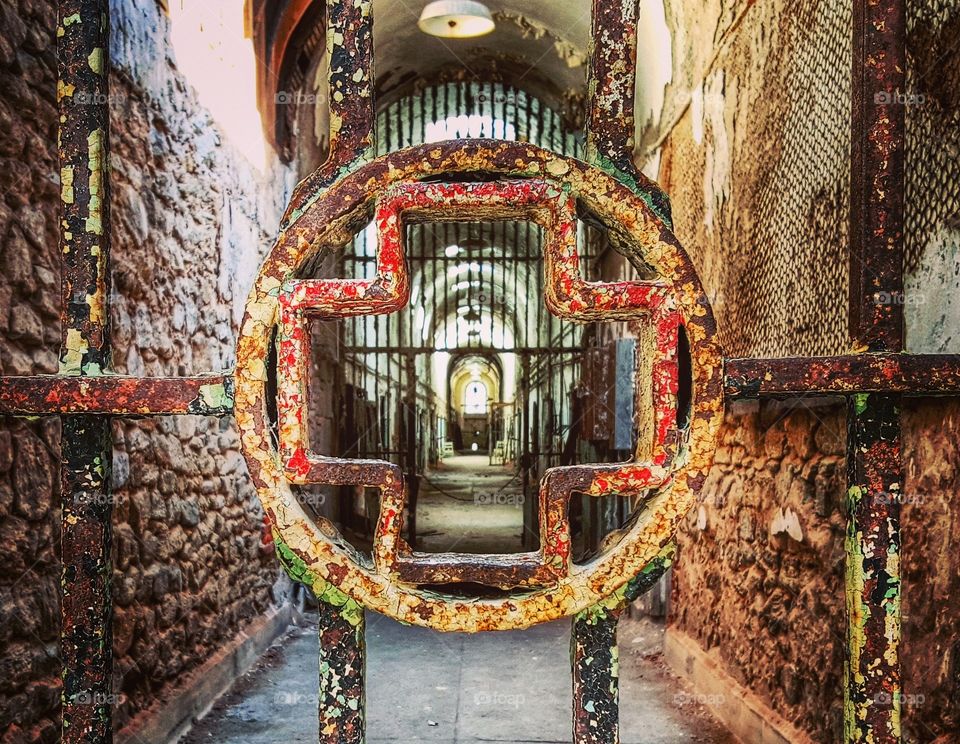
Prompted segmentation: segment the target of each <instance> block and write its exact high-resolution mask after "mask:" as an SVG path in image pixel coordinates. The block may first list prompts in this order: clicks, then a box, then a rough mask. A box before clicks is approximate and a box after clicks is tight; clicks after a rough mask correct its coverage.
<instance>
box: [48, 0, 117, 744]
mask: <svg viewBox="0 0 960 744" xmlns="http://www.w3.org/2000/svg"><path fill="white" fill-rule="evenodd" d="M107 13H108V3H107V0H61V2H60V3H59V5H58V17H57V56H58V64H57V68H58V78H59V79H58V82H57V99H58V101H59V111H60V129H59V154H60V251H61V267H62V268H61V276H62V280H61V281H62V301H63V306H62V315H61V326H62V332H63V339H62V346H61V352H60V371H61V374H64V375H74V376H91V377H96V376H98V375H100V374H102V373H103V371H104V370H105V369H106V368H108V367H109V363H110V343H109V337H108V326H109V324H108V318H109V313H108V308H107V297H108V296H109V291H110V279H109V270H108V257H109V245H110V219H109V216H110V215H109V193H108V184H107V163H108V156H109V149H108V137H107V132H108V122H109V111H108V108H107V101H108V100H109V95H108V87H107V50H108V49H109V44H108V22H107V18H108V15H107ZM111 449H112V448H111V444H110V421H109V420H108V419H106V418H101V417H96V416H90V415H78V416H66V417H64V420H63V428H62V438H61V484H62V485H61V538H60V545H61V558H62V567H61V582H62V585H61V589H62V593H63V597H62V604H61V624H60V654H61V657H62V660H63V691H62V693H61V694H62V702H63V706H62V714H63V723H62V740H63V741H64V742H68V743H72V742H89V741H96V742H101V741H110V738H111V736H112V725H111V720H112V716H111V706H110V700H111V693H112V686H111V683H112V680H113V668H112V667H113V658H112V649H113V644H112V641H111V637H112V634H111V616H112V599H111V592H110V578H111V566H110V547H111V524H110V519H111V513H112V508H111V505H110V504H111V501H110V494H109V484H110V456H111Z"/></svg>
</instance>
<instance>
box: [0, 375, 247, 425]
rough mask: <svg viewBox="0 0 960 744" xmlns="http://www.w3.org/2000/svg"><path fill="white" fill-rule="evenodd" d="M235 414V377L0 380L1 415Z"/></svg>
mask: <svg viewBox="0 0 960 744" xmlns="http://www.w3.org/2000/svg"><path fill="white" fill-rule="evenodd" d="M232 412H233V376H232V375H231V374H229V373H219V374H212V375H202V376H199V377H127V376H123V375H99V376H96V377H67V376H63V375H36V376H33V377H0V414H8V415H15V416H16V415H20V416H37V415H43V414H69V413H100V414H106V415H114V416H161V415H166V414H184V413H192V414H199V415H204V416H226V415H229V414H230V413H232Z"/></svg>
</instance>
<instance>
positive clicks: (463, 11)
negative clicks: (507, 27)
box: [417, 0, 496, 39]
mask: <svg viewBox="0 0 960 744" xmlns="http://www.w3.org/2000/svg"><path fill="white" fill-rule="evenodd" d="M417 25H418V26H420V30H421V31H423V32H424V33H426V34H430V35H431V36H441V37H443V38H446V39H469V38H472V37H474V36H483V35H484V34H489V33H490V32H491V31H493V29H494V28H495V27H496V24H495V23H494V22H493V16H492V15H490V9H489V8H488V7H487V6H486V5H484V4H483V3H479V2H475V0H436V2H432V3H429V4H428V5H427V7H425V8H424V9H423V13H421V14H420V21H419V22H418V23H417Z"/></svg>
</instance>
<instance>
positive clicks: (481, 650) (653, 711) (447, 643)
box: [181, 614, 736, 744]
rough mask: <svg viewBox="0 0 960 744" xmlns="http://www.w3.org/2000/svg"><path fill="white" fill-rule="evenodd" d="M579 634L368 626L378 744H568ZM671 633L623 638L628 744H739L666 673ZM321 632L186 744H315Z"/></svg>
mask: <svg viewBox="0 0 960 744" xmlns="http://www.w3.org/2000/svg"><path fill="white" fill-rule="evenodd" d="M569 627H570V626H569V622H566V621H558V622H556V623H550V624H547V625H542V626H538V627H536V628H533V629H531V630H527V631H511V632H506V633H484V634H480V635H475V636H470V635H465V634H460V633H455V634H443V633H438V632H436V631H432V630H426V629H423V628H411V627H405V626H402V625H400V624H398V623H396V622H394V621H392V620H389V619H387V618H385V617H382V616H380V615H371V614H368V615H367V742H368V743H369V744H386V743H387V742H390V744H413V743H414V742H438V743H442V744H480V743H481V742H485V743H487V744H489V743H490V742H502V743H503V744H533V743H536V744H554V743H560V742H570V740H571V733H570V730H571V724H570V717H571V713H570V698H571V693H570V687H571V682H570V669H569V651H568V643H569ZM661 633H662V631H661V630H660V628H659V627H658V626H656V625H654V624H653V623H651V622H649V621H646V620H629V619H628V620H624V621H623V622H622V623H621V628H620V645H621V652H620V659H621V664H620V676H621V705H620V708H621V711H620V712H621V741H622V742H623V744H641V742H642V744H674V743H677V742H705V743H708V744H736V740H735V739H734V738H733V737H732V736H731V735H730V734H729V733H727V732H726V731H725V730H724V729H723V728H722V727H721V726H720V725H719V724H718V723H717V722H716V721H714V720H713V719H712V718H711V717H710V715H709V711H708V709H707V708H705V707H704V706H702V705H699V704H697V697H696V696H695V695H693V694H692V693H691V692H690V691H689V690H688V689H687V688H686V687H685V686H684V685H683V684H682V683H681V682H680V681H679V680H678V679H676V678H675V677H673V676H672V675H671V674H670V673H669V671H668V670H666V669H665V668H664V665H663V663H662V660H661V659H660V656H659V653H658V652H657V649H658V648H659V643H660V636H661ZM316 689H317V635H316V627H315V626H310V627H304V628H298V629H296V630H294V631H292V632H291V633H290V634H289V635H288V636H287V637H286V638H285V639H284V640H283V641H282V642H281V643H279V644H277V645H275V646H274V647H273V648H272V649H270V651H269V652H268V653H267V654H266V655H265V656H264V657H263V659H261V661H260V663H259V665H258V666H257V667H256V668H255V669H254V670H252V671H251V672H249V673H248V674H246V675H244V676H243V677H241V678H240V679H239V680H238V681H237V683H236V684H235V685H234V689H233V690H231V692H230V693H229V694H228V695H226V696H225V697H224V698H223V699H221V700H220V701H219V702H218V703H217V704H216V705H215V706H214V708H213V710H212V711H211V712H210V713H209V714H208V715H207V717H206V718H204V719H203V720H202V721H200V722H199V723H198V724H197V725H196V726H195V727H194V729H193V730H192V731H191V732H190V733H189V734H188V735H187V736H186V737H185V738H184V739H182V740H181V741H182V742H183V744H201V743H205V742H217V743H218V744H280V743H283V744H296V743H299V742H312V743H314V744H315V742H316V741H317V736H318V734H317V716H316V713H315V711H316V706H317V698H316Z"/></svg>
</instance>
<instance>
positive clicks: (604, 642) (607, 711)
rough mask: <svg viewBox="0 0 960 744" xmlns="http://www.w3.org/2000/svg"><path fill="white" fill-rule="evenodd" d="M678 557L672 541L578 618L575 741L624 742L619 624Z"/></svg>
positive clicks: (574, 631) (573, 638) (573, 648)
mask: <svg viewBox="0 0 960 744" xmlns="http://www.w3.org/2000/svg"><path fill="white" fill-rule="evenodd" d="M675 556H676V546H675V545H673V544H670V545H668V546H667V547H666V548H664V550H663V551H662V552H661V553H660V555H658V556H657V557H656V558H654V559H653V560H652V561H651V562H650V563H649V564H648V565H647V566H646V568H644V569H643V571H641V572H640V573H639V574H638V575H637V576H636V577H634V578H633V579H631V580H630V581H629V582H628V583H627V584H625V585H624V586H623V587H622V588H621V589H620V590H619V591H617V592H615V593H614V594H613V595H612V596H610V597H608V598H607V599H606V600H604V601H603V602H601V603H599V604H596V605H594V606H593V607H590V608H588V609H587V610H584V611H583V612H580V613H578V614H577V615H576V616H575V617H574V618H573V627H572V628H571V634H570V659H571V665H572V676H573V744H616V743H617V742H619V741H620V680H619V666H620V663H619V650H618V647H617V624H618V622H619V620H620V615H621V614H622V613H623V610H624V609H625V608H626V607H627V605H628V604H629V603H630V602H632V601H633V600H635V599H636V598H637V597H639V596H640V595H642V594H644V593H645V592H647V591H648V590H649V589H651V588H652V587H653V586H654V585H655V584H656V583H657V582H658V581H659V580H660V578H661V577H662V576H663V574H664V572H665V571H666V570H667V569H668V568H669V567H670V566H671V565H672V563H673V560H674V558H675Z"/></svg>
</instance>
